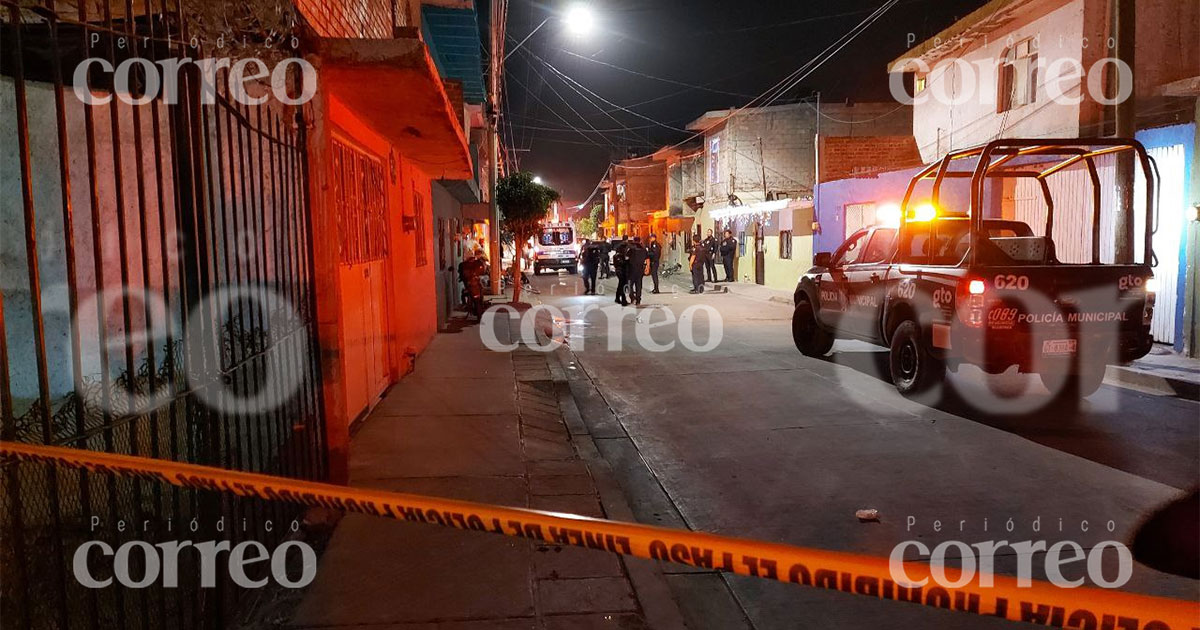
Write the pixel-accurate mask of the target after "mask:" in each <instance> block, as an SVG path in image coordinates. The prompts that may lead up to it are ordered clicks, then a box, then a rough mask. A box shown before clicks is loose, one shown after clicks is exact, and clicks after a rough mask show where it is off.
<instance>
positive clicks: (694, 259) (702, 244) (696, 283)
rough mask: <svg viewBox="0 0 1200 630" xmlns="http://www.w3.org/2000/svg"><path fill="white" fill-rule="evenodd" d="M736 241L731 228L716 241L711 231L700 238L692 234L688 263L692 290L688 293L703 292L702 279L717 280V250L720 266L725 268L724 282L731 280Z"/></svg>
mask: <svg viewBox="0 0 1200 630" xmlns="http://www.w3.org/2000/svg"><path fill="white" fill-rule="evenodd" d="M737 249H738V241H737V239H736V238H734V237H733V231H732V230H725V238H723V239H721V241H720V242H717V239H716V237H714V236H713V231H712V230H709V231H708V235H707V236H706V237H705V238H704V239H703V240H701V238H700V235H699V234H695V235H693V236H692V249H691V252H690V253H689V255H688V263H689V265H690V268H691V270H692V290H691V291H689V292H688V293H704V281H705V279H706V278H707V280H708V281H709V282H716V281H717V263H716V260H715V259H716V255H717V252H720V253H721V266H722V267H724V268H725V282H733V281H734V278H733V259H734V258H735V257H736V256H737Z"/></svg>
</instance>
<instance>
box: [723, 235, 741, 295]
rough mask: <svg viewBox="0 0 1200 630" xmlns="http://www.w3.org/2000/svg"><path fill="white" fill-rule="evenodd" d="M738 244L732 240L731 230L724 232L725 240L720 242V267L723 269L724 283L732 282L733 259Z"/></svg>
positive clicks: (735, 240) (734, 239)
mask: <svg viewBox="0 0 1200 630" xmlns="http://www.w3.org/2000/svg"><path fill="white" fill-rule="evenodd" d="M737 249H738V242H737V239H736V238H733V230H725V238H724V239H722V240H721V266H723V267H725V282H733V281H734V279H733V259H734V257H735V256H736V255H737Z"/></svg>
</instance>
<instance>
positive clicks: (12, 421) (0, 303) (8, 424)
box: [0, 291, 33, 628]
mask: <svg viewBox="0 0 1200 630" xmlns="http://www.w3.org/2000/svg"><path fill="white" fill-rule="evenodd" d="M8 374H9V372H8V329H7V327H6V326H5V323H4V292H3V291H0V435H3V436H4V439H6V440H11V439H13V437H14V436H15V435H16V430H17V427H16V418H14V417H13V406H12V385H11V384H10V382H9V376H8ZM3 468H4V478H5V483H6V484H7V486H8V492H7V496H8V498H9V501H10V502H11V503H12V505H11V506H10V509H8V510H4V511H5V512H7V513H8V514H9V517H10V519H11V525H10V530H9V531H10V532H11V533H10V534H9V535H8V536H6V537H5V538H6V539H7V540H9V541H10V544H12V546H13V556H14V557H13V561H12V565H8V563H5V564H6V565H8V566H16V573H17V584H18V588H19V589H20V591H21V597H19V598H18V602H17V603H18V604H19V605H20V607H19V608H18V611H19V619H20V620H21V623H20V625H21V626H22V627H25V628H30V627H32V623H33V621H32V620H33V617H32V615H31V614H30V611H29V602H30V601H31V600H30V595H29V571H28V567H26V563H25V561H26V559H27V558H28V556H27V555H26V553H25V524H24V519H22V518H21V512H22V511H23V509H24V504H23V502H22V498H21V483H20V480H19V479H18V478H17V467H16V466H13V465H8V466H4V467H3ZM9 614H12V613H11V611H10V612H9Z"/></svg>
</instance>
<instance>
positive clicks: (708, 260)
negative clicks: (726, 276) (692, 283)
mask: <svg viewBox="0 0 1200 630" xmlns="http://www.w3.org/2000/svg"><path fill="white" fill-rule="evenodd" d="M702 245H703V246H704V249H706V250H708V255H707V256H705V261H704V275H705V276H706V277H707V278H708V281H709V282H716V281H717V262H716V255H717V239H716V237H714V236H713V231H712V230H711V229H710V230H709V231H708V236H707V237H705V239H704V242H703V243H702Z"/></svg>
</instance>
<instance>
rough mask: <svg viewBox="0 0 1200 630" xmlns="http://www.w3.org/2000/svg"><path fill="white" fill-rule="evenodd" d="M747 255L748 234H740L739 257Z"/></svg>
mask: <svg viewBox="0 0 1200 630" xmlns="http://www.w3.org/2000/svg"><path fill="white" fill-rule="evenodd" d="M745 255H746V233H745V232H738V256H745Z"/></svg>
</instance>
